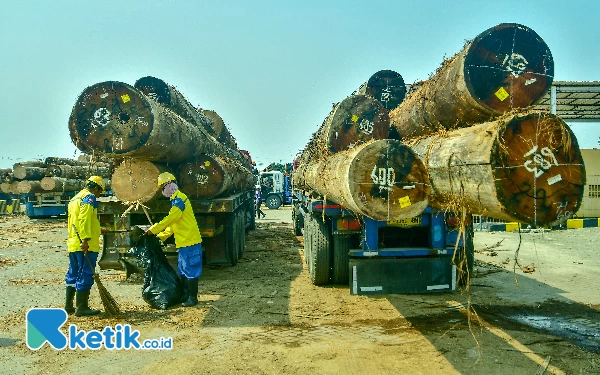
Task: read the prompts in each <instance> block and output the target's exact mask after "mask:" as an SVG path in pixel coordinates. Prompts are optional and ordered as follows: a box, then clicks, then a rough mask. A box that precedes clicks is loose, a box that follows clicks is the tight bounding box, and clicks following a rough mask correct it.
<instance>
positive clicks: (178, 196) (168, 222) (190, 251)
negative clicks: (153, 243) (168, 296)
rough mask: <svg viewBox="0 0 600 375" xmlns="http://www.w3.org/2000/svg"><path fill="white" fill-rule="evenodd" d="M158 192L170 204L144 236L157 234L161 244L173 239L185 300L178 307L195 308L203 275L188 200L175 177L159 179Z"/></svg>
mask: <svg viewBox="0 0 600 375" xmlns="http://www.w3.org/2000/svg"><path fill="white" fill-rule="evenodd" d="M158 188H160V189H161V190H162V194H163V195H164V196H165V197H167V198H169V199H170V200H171V209H170V210H169V214H168V215H167V216H166V217H165V218H164V219H162V220H161V221H160V222H158V223H156V224H154V225H152V226H151V227H150V228H148V230H147V231H146V234H156V235H157V237H158V238H159V239H160V240H162V241H164V240H166V239H167V238H169V237H170V236H171V235H173V234H174V235H175V246H176V247H177V251H178V253H179V256H178V260H177V270H178V273H179V277H180V278H181V281H182V283H183V289H184V296H185V295H186V294H187V295H188V298H187V300H185V301H184V302H183V303H182V304H181V305H182V306H185V307H189V306H194V305H197V304H198V279H199V278H200V274H201V273H202V237H201V236H200V230H199V229H198V223H196V217H195V216H194V211H193V209H192V204H191V203H190V201H189V199H188V197H187V196H186V195H185V194H184V193H182V192H181V191H180V190H179V187H178V186H177V181H176V180H175V176H173V175H172V174H171V173H169V172H164V173H161V174H160V175H159V176H158Z"/></svg>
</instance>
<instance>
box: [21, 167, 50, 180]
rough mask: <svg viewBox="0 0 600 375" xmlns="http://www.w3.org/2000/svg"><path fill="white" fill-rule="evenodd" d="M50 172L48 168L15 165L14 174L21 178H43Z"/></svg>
mask: <svg viewBox="0 0 600 375" xmlns="http://www.w3.org/2000/svg"><path fill="white" fill-rule="evenodd" d="M48 173H49V171H48V169H47V168H40V167H29V166H23V165H16V164H15V165H14V166H13V176H14V177H15V178H17V179H19V180H37V181H39V180H41V179H42V178H44V177H45V176H46V175H47V174H48Z"/></svg>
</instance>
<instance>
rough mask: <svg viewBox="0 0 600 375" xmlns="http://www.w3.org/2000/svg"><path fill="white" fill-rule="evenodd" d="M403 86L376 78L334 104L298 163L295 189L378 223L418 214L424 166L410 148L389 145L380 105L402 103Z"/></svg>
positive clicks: (423, 197) (423, 200) (425, 190)
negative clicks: (375, 220) (385, 83)
mask: <svg viewBox="0 0 600 375" xmlns="http://www.w3.org/2000/svg"><path fill="white" fill-rule="evenodd" d="M381 77H393V80H392V82H394V83H396V82H402V87H401V88H400V89H398V85H397V84H396V85H388V86H387V87H386V86H385V85H382V82H385V80H384V79H382V78H381ZM403 82H404V81H403V80H402V77H401V76H400V75H399V74H398V73H396V72H392V71H381V72H377V73H375V74H374V75H373V77H371V79H369V81H368V82H367V83H366V84H364V85H363V86H362V87H361V89H359V90H357V92H355V94H353V95H350V96H348V97H347V98H346V99H344V100H343V101H342V102H340V103H338V104H336V105H335V106H334V108H333V110H332V111H331V112H330V114H329V115H328V116H327V118H326V119H325V121H324V122H323V124H322V125H321V127H319V129H318V130H317V132H316V133H315V134H314V135H313V137H312V139H311V140H310V142H309V143H308V145H307V146H306V147H305V149H304V151H303V152H302V154H301V155H300V157H299V159H298V163H297V168H296V171H295V172H294V176H293V182H294V185H295V187H296V188H298V189H301V190H304V191H305V192H306V194H309V195H313V196H317V197H320V198H325V199H329V200H331V201H333V202H336V203H339V204H341V205H342V206H344V207H347V208H350V209H352V210H353V211H354V212H355V213H357V214H362V215H366V216H369V217H372V218H374V219H377V220H392V219H399V218H409V217H412V216H415V215H418V214H420V213H421V212H422V211H423V210H424V209H425V207H427V202H428V199H427V198H428V195H429V181H428V179H427V173H426V170H425V166H424V165H423V163H422V161H421V160H420V159H419V158H418V157H416V155H415V154H414V152H413V151H412V150H411V149H410V148H408V147H407V146H406V145H404V144H402V143H401V142H399V141H397V140H394V139H389V138H390V137H389V131H390V119H389V115H388V111H387V109H386V108H385V106H384V104H383V103H389V102H395V101H398V102H401V101H402V99H403V98H404V94H405V87H404V84H403ZM371 84H374V85H376V87H374V88H372V87H371ZM382 92H385V93H386V95H381V93H382ZM369 93H375V94H376V95H377V96H376V97H374V96H371V95H369ZM376 98H377V99H381V98H383V99H384V101H383V103H382V102H381V101H380V100H377V99H376Z"/></svg>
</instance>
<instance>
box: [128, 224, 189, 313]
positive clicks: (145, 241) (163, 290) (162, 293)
mask: <svg viewBox="0 0 600 375" xmlns="http://www.w3.org/2000/svg"><path fill="white" fill-rule="evenodd" d="M139 231H141V229H139V228H136V229H135V230H134V233H133V234H132V236H131V238H132V240H133V239H134V238H137V239H136V240H135V241H132V243H134V244H135V245H134V247H133V248H132V249H131V250H129V252H130V253H131V254H133V255H134V256H135V257H136V258H137V259H138V260H140V261H141V262H142V263H143V264H144V266H145V268H146V272H145V274H144V286H143V287H142V298H144V301H146V303H147V304H149V305H150V306H152V307H154V308H155V309H161V310H165V309H167V308H168V307H169V306H172V305H175V304H177V303H179V302H181V300H182V297H183V286H182V284H181V280H180V279H179V276H178V275H177V272H175V270H173V267H171V265H170V264H169V261H168V260H167V257H166V256H165V254H164V253H163V251H162V249H161V246H160V240H159V239H158V238H156V237H155V236H145V235H140V233H139ZM136 232H138V233H136Z"/></svg>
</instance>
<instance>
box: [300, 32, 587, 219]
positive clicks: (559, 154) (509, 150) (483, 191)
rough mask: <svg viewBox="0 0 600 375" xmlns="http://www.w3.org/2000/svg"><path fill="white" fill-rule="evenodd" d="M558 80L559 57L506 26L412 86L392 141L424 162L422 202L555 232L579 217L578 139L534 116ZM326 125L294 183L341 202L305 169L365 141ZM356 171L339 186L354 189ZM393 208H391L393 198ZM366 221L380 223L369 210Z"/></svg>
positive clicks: (393, 120) (395, 113)
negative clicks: (554, 228)
mask: <svg viewBox="0 0 600 375" xmlns="http://www.w3.org/2000/svg"><path fill="white" fill-rule="evenodd" d="M553 74H554V63H553V60H552V55H551V53H550V50H549V48H548V46H547V45H546V44H545V42H544V41H543V40H542V39H541V38H540V37H539V36H538V35H537V34H536V33H535V32H534V31H533V30H531V29H530V28H528V27H525V26H523V25H519V24H500V25H497V26H495V27H492V28H490V29H488V30H486V31H485V32H483V33H481V34H480V35H478V36H477V37H476V38H475V39H474V40H473V41H470V42H468V43H467V44H466V45H465V47H464V48H463V50H462V51H460V52H459V53H457V54H456V55H455V56H453V57H452V58H450V59H448V60H446V61H445V62H444V63H443V65H442V66H441V67H440V68H439V69H438V70H437V72H436V73H435V74H434V75H433V76H432V77H431V78H430V79H429V80H427V81H423V82H419V83H417V84H415V85H413V86H412V89H411V92H410V93H409V94H408V96H407V98H406V100H404V101H401V102H400V103H399V104H398V105H397V106H396V107H395V108H394V109H392V110H391V111H390V112H389V117H390V124H391V126H390V131H389V133H388V136H389V137H390V138H394V139H398V140H399V141H398V142H399V145H402V146H403V147H407V148H409V150H410V154H409V153H406V155H409V156H407V157H408V158H409V159H413V158H414V160H417V161H418V162H420V163H422V164H423V172H422V174H419V175H418V176H419V180H418V182H419V183H420V184H421V185H420V186H423V192H424V194H427V196H426V197H425V198H424V199H423V201H424V202H426V201H427V200H429V204H430V205H431V206H433V207H436V208H440V209H457V208H459V207H458V206H462V207H464V208H466V209H467V212H469V213H473V214H481V215H485V216H488V217H492V218H498V219H502V220H506V221H518V222H523V223H527V224H532V225H536V226H542V225H554V224H557V223H558V222H560V221H563V220H565V219H567V218H568V217H570V216H571V215H573V214H574V213H575V212H576V211H577V209H578V208H579V206H580V204H581V200H582V195H583V186H584V185H585V169H584V165H583V160H582V157H581V152H580V150H579V146H578V144H577V140H576V139H575V137H574V135H573V133H572V132H571V130H570V129H569V127H568V126H567V124H565V122H564V121H563V120H561V119H560V118H558V117H556V116H554V115H552V114H549V113H545V112H535V111H533V110H531V106H532V105H534V104H535V103H536V102H538V101H539V100H540V99H541V98H542V97H543V96H544V94H545V93H546V92H547V91H548V89H549V88H550V86H551V84H552V78H553ZM332 115H335V109H334V111H333V112H332V114H330V117H331V116H332ZM327 122H328V120H326V121H325V123H324V124H323V125H322V126H321V128H319V130H318V131H317V133H316V134H315V135H314V136H313V138H312V139H311V141H310V142H309V144H308V146H307V147H306V148H305V150H304V152H303V153H302V155H301V157H300V158H299V163H298V170H299V172H300V173H298V174H297V176H296V177H295V180H294V181H295V183H297V184H298V185H299V186H303V187H304V188H305V189H306V190H308V191H310V190H314V191H316V192H317V193H318V194H320V195H322V196H325V195H327V196H334V195H335V194H333V193H334V192H333V191H330V190H327V189H324V188H322V187H318V186H317V185H318V184H317V183H316V181H310V179H309V178H307V172H306V171H307V170H310V169H314V168H317V167H316V165H322V164H323V162H322V161H320V160H318V155H319V154H323V155H328V154H329V155H330V154H331V153H333V152H334V149H335V147H333V148H332V147H331V144H333V143H334V142H338V136H339V135H340V134H342V137H341V138H342V144H346V145H349V144H350V145H352V146H354V147H357V145H358V144H359V143H361V142H364V141H365V139H364V138H363V139H359V140H357V141H352V138H351V137H350V141H347V140H344V137H343V135H345V134H346V133H347V129H350V130H352V128H353V126H352V124H351V122H347V121H346V122H347V123H348V124H350V125H349V126H347V127H343V129H344V131H343V132H340V131H339V130H338V129H336V128H332V127H331V125H328V124H327ZM382 133H383V132H380V133H379V134H382ZM378 137H379V135H378V136H374V137H373V139H381V138H378ZM353 142H354V143H353ZM400 142H401V143H400ZM362 147H368V146H362ZM325 159H327V157H325ZM320 168H323V167H320ZM371 168H372V167H371ZM363 169H364V171H363V172H362V173H363V180H362V183H363V184H367V183H368V181H367V178H366V177H365V176H364V174H365V173H366V171H367V170H368V168H366V167H364V168H363ZM377 170H378V169H377V166H376V168H375V169H373V171H374V172H373V175H372V177H373V178H372V183H371V185H372V186H374V187H376V185H377V182H379V181H380V180H381V179H380V177H379V175H378V174H377ZM349 171H350V170H349V169H345V170H344V172H345V173H346V175H345V176H340V177H336V178H340V181H342V182H343V183H355V182H351V180H350V178H349V177H348V172H349ZM320 173H323V171H322V170H321V171H320ZM382 176H383V172H382ZM398 176H399V174H398V173H397V172H396V180H394V181H393V182H390V181H389V180H390V179H389V178H387V179H386V182H388V183H392V184H396V183H398V182H399V181H398ZM425 187H427V188H425ZM362 194H364V193H362ZM359 196H362V195H359ZM394 198H395V197H394ZM383 201H386V199H385V198H384V199H383ZM387 202H389V203H390V205H391V204H392V203H393V200H387ZM411 202H412V199H411ZM338 203H340V204H345V203H344V202H342V201H339V202H338ZM348 207H352V206H350V205H349V206H348ZM358 213H363V214H365V215H367V216H370V217H373V218H375V219H379V218H378V217H376V216H374V215H372V213H370V212H368V210H363V211H358ZM393 215H397V216H395V217H394V216H392V218H402V217H403V216H402V215H401V214H399V213H398V212H393ZM388 220H389V219H388Z"/></svg>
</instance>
